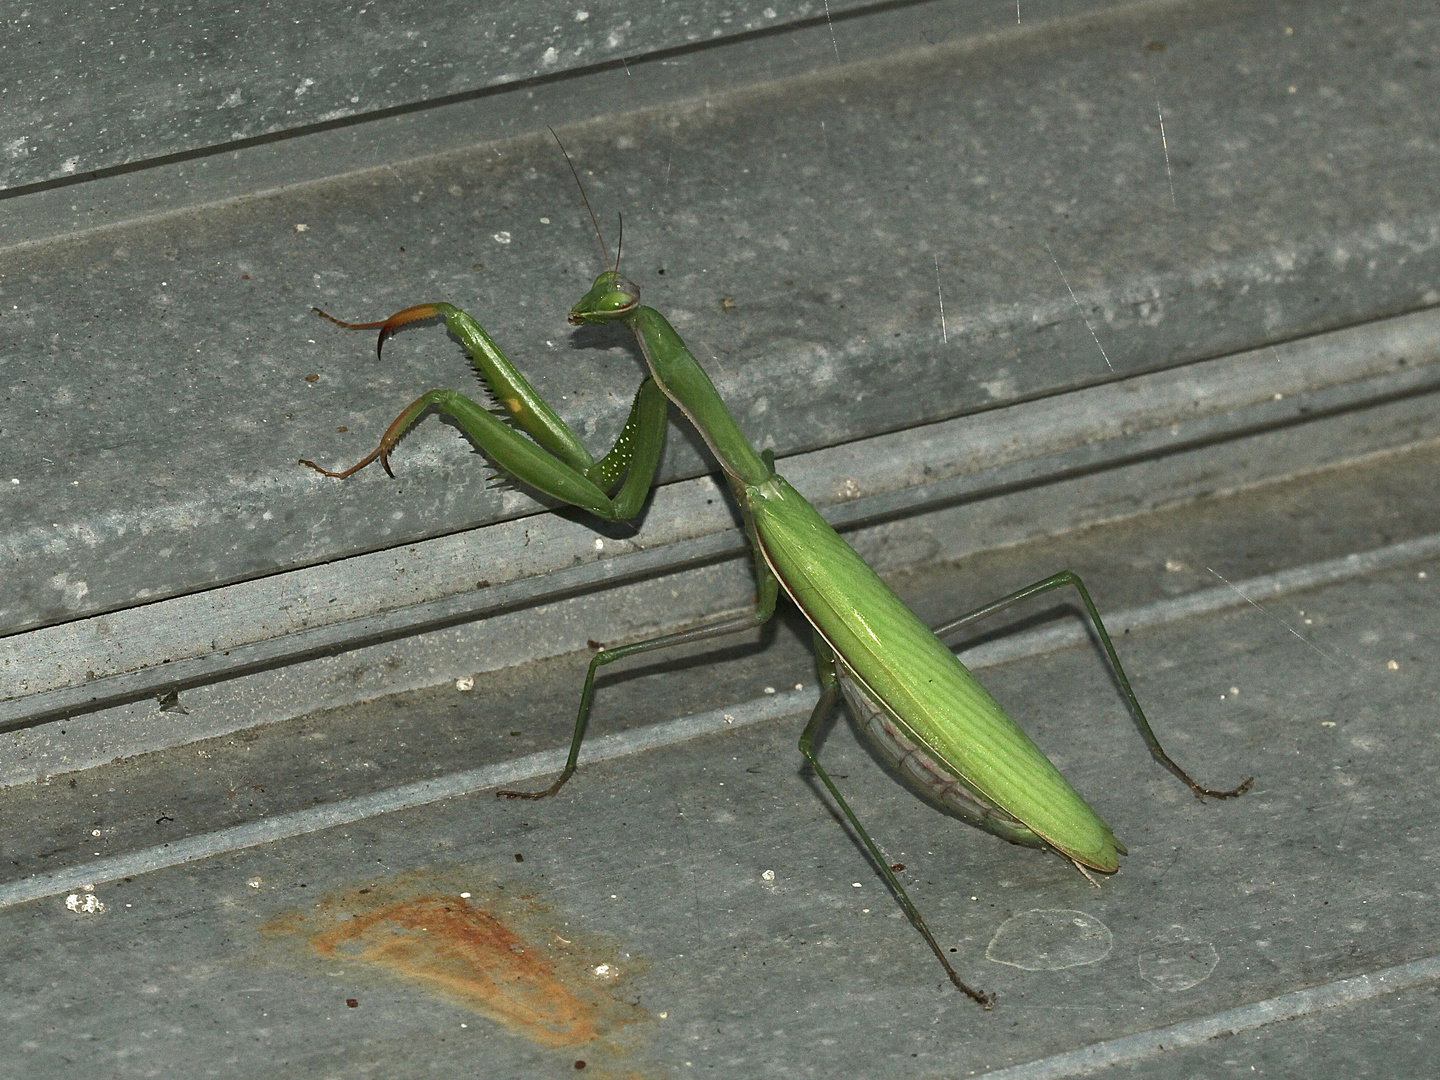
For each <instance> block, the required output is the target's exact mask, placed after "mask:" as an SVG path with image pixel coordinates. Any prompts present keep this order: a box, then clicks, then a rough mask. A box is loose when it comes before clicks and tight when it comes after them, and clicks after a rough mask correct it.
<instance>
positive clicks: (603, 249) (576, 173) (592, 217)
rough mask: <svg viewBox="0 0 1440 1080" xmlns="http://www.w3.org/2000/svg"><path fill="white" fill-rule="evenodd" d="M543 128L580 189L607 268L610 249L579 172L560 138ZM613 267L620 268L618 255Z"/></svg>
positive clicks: (550, 130)
mask: <svg viewBox="0 0 1440 1080" xmlns="http://www.w3.org/2000/svg"><path fill="white" fill-rule="evenodd" d="M545 128H546V130H547V131H549V132H550V135H551V137H552V138H553V139H554V140H555V145H556V146H558V147H560V153H562V154H564V155H565V164H566V165H569V166H570V175H571V176H573V177H575V186H576V187H578V188H579V189H580V199H581V201H582V202H584V203H585V209H586V211H587V212H588V213H589V214H590V224H592V225H594V226H595V235H596V237H598V238H599V240H600V253H601V254H602V255H604V256H605V265H606V266H609V265H610V249H609V248H607V247H606V246H605V236H604V234H603V233H601V232H600V222H599V221H598V220H596V218H595V210H594V208H593V207H592V206H591V205H590V197H589V196H588V195H586V194H585V185H584V184H582V183H581V182H580V172H579V170H578V169H576V168H575V162H573V161H571V160H570V153H569V151H567V150H566V149H565V144H564V143H562V142H561V141H560V136H559V135H556V134H555V129H554V128H553V127H551V126H550V125H549V124H546V125H545ZM615 266H616V268H617V269H618V268H619V266H620V256H619V255H618V254H617V255H616V256H615Z"/></svg>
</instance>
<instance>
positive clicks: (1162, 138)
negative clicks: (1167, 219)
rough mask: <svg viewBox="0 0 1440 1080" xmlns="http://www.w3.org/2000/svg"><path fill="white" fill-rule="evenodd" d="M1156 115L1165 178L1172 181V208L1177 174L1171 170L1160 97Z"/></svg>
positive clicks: (1173, 207) (1172, 207)
mask: <svg viewBox="0 0 1440 1080" xmlns="http://www.w3.org/2000/svg"><path fill="white" fill-rule="evenodd" d="M1155 115H1156V116H1158V117H1159V118H1160V147H1161V149H1163V150H1164V151H1165V179H1166V180H1168V181H1170V208H1171V209H1172V210H1174V209H1178V207H1176V205H1175V174H1174V173H1172V172H1171V171H1170V144H1169V143H1168V142H1167V141H1166V140H1165V114H1164V113H1162V112H1161V111H1160V99H1159V98H1156V99H1155Z"/></svg>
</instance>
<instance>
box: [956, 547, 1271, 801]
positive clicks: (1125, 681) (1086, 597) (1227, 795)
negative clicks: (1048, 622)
mask: <svg viewBox="0 0 1440 1080" xmlns="http://www.w3.org/2000/svg"><path fill="white" fill-rule="evenodd" d="M1069 585H1073V586H1074V587H1075V591H1076V592H1078V593H1079V594H1080V602H1081V604H1082V605H1084V608H1085V614H1086V615H1087V616H1088V617H1089V619H1090V623H1091V625H1092V626H1094V628H1095V633H1096V636H1097V637H1098V638H1099V641H1100V647H1101V649H1102V650H1103V651H1104V653H1105V659H1106V661H1107V662H1108V663H1109V665H1110V670H1111V672H1112V673H1113V674H1114V676H1115V681H1116V683H1117V684H1118V685H1119V687H1120V693H1121V694H1122V695H1123V696H1124V698H1125V703H1126V704H1127V705H1128V706H1129V708H1130V716H1131V718H1132V719H1133V720H1134V721H1135V726H1136V727H1137V728H1139V730H1140V737H1141V738H1142V739H1144V740H1145V745H1146V746H1147V747H1149V749H1150V753H1151V755H1152V756H1153V757H1154V758H1155V760H1156V761H1158V762H1160V764H1161V765H1163V766H1165V768H1167V769H1169V770H1170V771H1171V772H1172V773H1174V774H1175V775H1176V776H1178V777H1179V778H1180V779H1181V780H1182V781H1184V782H1185V784H1186V786H1187V787H1189V788H1190V790H1191V791H1193V792H1194V793H1195V796H1196V798H1200V799H1204V798H1207V797H1208V798H1211V799H1233V798H1235V797H1236V796H1239V795H1243V794H1245V792H1247V791H1249V790H1250V785H1252V784H1253V783H1254V782H1255V778H1254V777H1253V776H1252V777H1249V778H1248V779H1246V780H1245V781H1244V782H1243V783H1241V784H1240V785H1238V786H1237V787H1233V788H1230V789H1229V790H1228V791H1216V790H1213V789H1211V788H1207V787H1201V786H1200V785H1199V784H1197V783H1196V782H1195V781H1194V780H1192V779H1191V778H1190V774H1189V773H1187V772H1186V771H1185V770H1184V769H1182V768H1180V766H1179V765H1177V764H1176V763H1175V761H1174V759H1173V758H1171V757H1170V755H1169V754H1167V753H1166V752H1165V749H1164V747H1162V746H1161V745H1160V740H1159V739H1158V738H1156V736H1155V732H1154V730H1153V729H1152V728H1151V727H1150V721H1149V720H1147V719H1146V718H1145V710H1144V709H1142V708H1141V707H1140V700H1139V699H1138V698H1137V697H1136V696H1135V691H1134V689H1132V688H1131V686H1130V678H1129V676H1127V675H1126V674H1125V668H1124V667H1123V666H1121V664H1120V657H1119V656H1118V655H1117V654H1116V652H1115V644H1114V643H1113V642H1112V641H1111V640H1110V632H1109V631H1108V630H1106V629H1105V623H1104V621H1103V620H1102V619H1101V618H1100V612H1099V611H1098V610H1096V608H1095V601H1093V600H1092V599H1090V590H1089V589H1087V588H1085V583H1084V582H1083V581H1081V580H1080V575H1079V574H1076V573H1074V572H1073V571H1070V570H1062V571H1061V572H1060V573H1058V574H1051V575H1050V576H1049V577H1047V578H1043V579H1042V580H1040V581H1037V582H1035V583H1034V584H1033V585H1027V586H1025V588H1023V589H1018V590H1016V591H1015V592H1013V593H1011V594H1010V595H1009V596H1002V597H1001V598H1000V599H999V600H995V601H993V602H991V603H989V604H985V605H984V606H982V607H978V608H976V609H975V610H974V611H969V612H966V613H965V614H964V615H961V616H960V617H958V618H955V619H951V620H950V621H949V622H947V623H943V624H942V625H940V626H937V627H935V636H936V637H939V638H942V639H943V638H945V637H947V636H948V635H950V634H952V633H954V632H955V631H956V630H959V629H960V628H961V627H963V626H966V625H968V624H970V623H972V622H975V621H977V620H979V619H983V618H985V617H986V616H987V615H993V614H994V613H995V612H997V611H1000V610H1001V609H1002V608H1005V607H1008V606H1009V605H1011V604H1014V603H1018V602H1019V601H1021V600H1025V599H1028V598H1029V597H1032V596H1039V595H1040V594H1041V593H1046V592H1050V591H1051V590H1052V589H1063V588H1065V587H1066V586H1069Z"/></svg>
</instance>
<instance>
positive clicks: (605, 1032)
mask: <svg viewBox="0 0 1440 1080" xmlns="http://www.w3.org/2000/svg"><path fill="white" fill-rule="evenodd" d="M445 876H446V877H447V878H449V879H450V880H449V881H446V882H445V883H444V885H443V886H442V885H441V883H440V882H437V881H436V880H435V877H434V875H404V876H401V877H399V878H394V879H390V880H388V881H384V882H375V883H371V884H370V885H368V886H363V887H355V888H350V889H345V890H343V891H339V892H335V893H331V894H329V895H327V896H325V897H323V898H322V899H321V900H320V901H319V903H317V904H315V905H314V906H312V907H310V908H302V909H298V910H294V911H291V912H287V913H285V914H282V915H281V916H279V917H278V918H275V919H272V920H271V921H270V922H269V923H267V924H266V925H265V926H264V927H262V930H261V932H262V934H264V936H265V937H267V938H269V939H271V940H272V941H273V940H275V939H287V938H288V939H291V940H294V939H296V938H298V939H300V940H303V941H304V942H305V944H306V945H307V946H308V951H310V952H311V953H312V954H313V955H314V956H316V957H320V958H323V959H325V960H327V961H339V962H342V963H346V964H350V963H355V964H361V965H365V966H366V967H368V968H370V969H372V970H374V971H376V972H384V973H386V974H388V975H390V976H394V977H397V978H399V979H401V980H403V981H405V982H407V983H410V984H411V985H415V986H419V987H421V988H423V989H424V990H426V991H428V992H430V993H432V994H434V995H436V996H437V997H441V998H444V999H445V1000H447V1001H450V1002H452V1003H454V1004H456V1005H459V1006H461V1007H463V1008H465V1009H469V1010H471V1011H473V1012H476V1013H479V1014H480V1015H481V1016H485V1017H487V1018H489V1019H491V1020H494V1021H495V1022H497V1023H499V1024H503V1025H504V1026H505V1027H506V1028H508V1029H509V1030H510V1031H512V1032H514V1033H516V1034H518V1035H523V1036H524V1037H525V1038H527V1039H530V1040H532V1041H533V1042H536V1043H539V1044H540V1045H542V1046H548V1047H555V1048H574V1049H578V1048H580V1047H586V1046H587V1045H588V1044H592V1043H595V1042H596V1041H597V1040H602V1042H603V1043H604V1044H610V1042H611V1040H610V1038H609V1036H611V1035H612V1034H613V1033H614V1032H616V1030H617V1029H618V1028H620V1027H622V1026H624V1025H628V1024H633V1023H635V1022H636V1021H639V1020H643V1019H645V1018H646V1017H645V1013H644V1010H642V1009H641V1008H640V1007H639V1006H637V1005H633V1004H630V1003H629V1002H626V1001H624V1000H623V999H622V998H621V997H620V993H624V989H623V988H624V987H625V985H626V984H627V983H629V981H630V976H632V975H635V974H638V973H639V971H640V970H641V968H642V967H643V965H642V964H640V963H639V962H638V961H637V960H636V959H635V958H633V957H630V956H629V955H628V954H625V953H622V952H621V951H620V950H618V949H617V948H616V947H615V946H614V945H613V944H611V943H606V942H598V941H594V940H587V939H586V938H585V936H584V935H581V934H579V933H576V932H574V931H571V930H569V929H568V928H566V927H564V926H563V924H562V925H561V926H560V927H559V928H556V927H555V926H554V925H552V924H553V923H554V921H555V920H554V919H553V918H551V917H550V913H549V911H548V910H547V909H546V908H545V907H544V905H542V904H540V903H538V902H537V901H536V899H535V897H534V896H533V895H528V896H526V895H520V896H512V895H506V890H504V889H503V888H501V887H498V886H491V887H489V888H485V887H483V886H481V887H477V885H476V883H474V882H473V879H472V880H471V883H470V886H469V888H468V889H467V888H461V887H459V886H461V885H463V883H464V881H465V878H464V877H463V876H461V875H460V874H458V873H457V874H446V875H445ZM461 892H468V893H469V894H470V895H469V896H461V895H460V893H461ZM617 992H619V993H617ZM598 1049H601V1047H599V1046H596V1047H591V1053H592V1055H593V1052H594V1051H595V1050H598ZM610 1049H612V1050H615V1049H618V1047H613V1046H611V1047H610ZM604 1056H609V1055H608V1054H606V1055H604ZM622 1056H623V1052H622Z"/></svg>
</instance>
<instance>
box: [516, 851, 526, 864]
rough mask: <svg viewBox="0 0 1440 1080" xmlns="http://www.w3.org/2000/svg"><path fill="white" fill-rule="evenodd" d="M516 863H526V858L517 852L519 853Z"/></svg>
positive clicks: (517, 853)
mask: <svg viewBox="0 0 1440 1080" xmlns="http://www.w3.org/2000/svg"><path fill="white" fill-rule="evenodd" d="M515 861H516V862H524V861H525V856H524V855H521V854H520V853H519V852H518V851H517V852H516V853H515Z"/></svg>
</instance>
